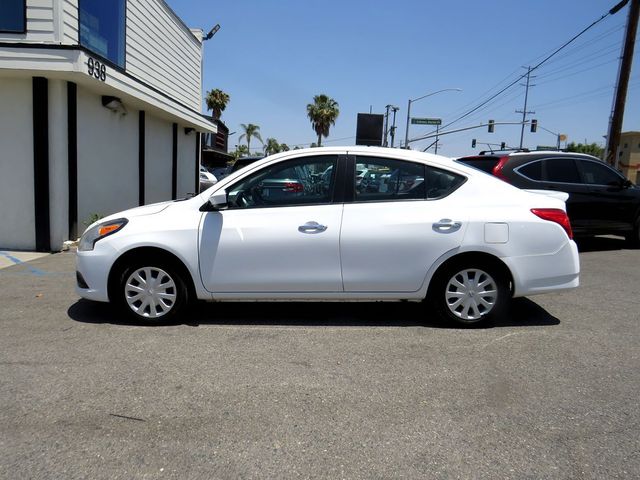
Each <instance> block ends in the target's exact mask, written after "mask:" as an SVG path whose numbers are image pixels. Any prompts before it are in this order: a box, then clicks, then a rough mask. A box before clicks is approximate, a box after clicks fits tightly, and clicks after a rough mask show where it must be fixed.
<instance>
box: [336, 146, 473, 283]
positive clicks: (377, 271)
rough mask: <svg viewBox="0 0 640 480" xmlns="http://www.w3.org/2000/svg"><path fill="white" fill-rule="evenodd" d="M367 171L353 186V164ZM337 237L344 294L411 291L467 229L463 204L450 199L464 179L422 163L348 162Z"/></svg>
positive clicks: (374, 159)
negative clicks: (348, 198) (347, 198)
mask: <svg viewBox="0 0 640 480" xmlns="http://www.w3.org/2000/svg"><path fill="white" fill-rule="evenodd" d="M356 161H357V163H358V164H364V165H366V168H367V181H366V182H364V180H363V181H362V182H360V183H359V184H357V185H356V181H355V178H354V174H355V167H354V166H355V162H356ZM349 171H350V173H351V177H350V178H349V177H347V178H348V180H347V181H348V182H349V183H348V185H350V186H351V187H350V188H351V189H352V190H353V196H352V198H353V201H352V202H347V203H345V206H344V213H343V220H342V234H341V237H340V246H341V252H340V253H341V259H342V277H343V282H344V290H345V292H351V293H353V292H415V291H417V290H419V289H420V288H421V287H422V284H423V282H424V279H425V276H426V273H427V271H428V269H429V268H430V267H431V266H432V264H433V263H434V262H435V261H436V260H437V259H438V258H439V257H440V256H442V255H443V254H444V253H446V252H448V251H450V250H452V249H454V248H456V247H458V246H459V245H460V243H461V242H462V238H463V236H464V230H465V228H466V219H467V215H466V213H465V211H464V207H463V206H462V205H458V204H457V203H456V202H455V200H454V199H453V198H452V197H450V196H449V194H450V193H452V192H453V191H454V190H455V189H456V188H457V187H458V186H460V185H461V184H462V183H463V182H464V181H465V178H464V177H462V176H460V175H457V174H455V173H452V172H448V171H445V170H441V169H436V168H431V167H426V166H425V165H424V164H421V163H413V162H408V161H400V160H395V159H390V158H384V157H367V156H358V158H357V160H355V159H351V165H350V168H349Z"/></svg>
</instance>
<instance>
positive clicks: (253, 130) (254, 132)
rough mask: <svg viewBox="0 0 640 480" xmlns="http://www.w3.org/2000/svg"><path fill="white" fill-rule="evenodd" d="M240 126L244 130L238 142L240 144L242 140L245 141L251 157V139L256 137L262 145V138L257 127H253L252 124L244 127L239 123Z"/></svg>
mask: <svg viewBox="0 0 640 480" xmlns="http://www.w3.org/2000/svg"><path fill="white" fill-rule="evenodd" d="M240 126H241V127H242V129H243V130H244V133H243V134H242V135H240V137H238V141H239V142H241V141H242V139H243V138H246V139H247V150H248V151H249V155H251V137H256V138H257V139H258V140H260V143H264V142H263V141H262V137H261V136H260V127H259V126H258V125H254V124H253V123H249V124H247V125H245V124H244V123H241V124H240Z"/></svg>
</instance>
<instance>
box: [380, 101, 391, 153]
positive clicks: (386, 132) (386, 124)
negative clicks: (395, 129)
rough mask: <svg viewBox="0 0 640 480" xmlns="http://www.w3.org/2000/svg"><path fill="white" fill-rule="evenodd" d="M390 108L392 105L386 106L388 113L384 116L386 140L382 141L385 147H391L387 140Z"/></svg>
mask: <svg viewBox="0 0 640 480" xmlns="http://www.w3.org/2000/svg"><path fill="white" fill-rule="evenodd" d="M390 106H391V105H387V106H386V109H387V113H385V114H384V140H383V141H382V146H383V147H387V146H389V140H388V138H387V135H388V133H389V107H390Z"/></svg>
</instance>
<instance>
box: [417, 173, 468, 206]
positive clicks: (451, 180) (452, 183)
mask: <svg viewBox="0 0 640 480" xmlns="http://www.w3.org/2000/svg"><path fill="white" fill-rule="evenodd" d="M464 181H465V177H463V176H462V175H458V174H457V173H452V172H449V171H447V170H442V169H440V168H434V167H427V176H426V182H425V183H426V189H427V199H429V200H435V199H436V198H442V197H446V196H447V195H449V194H450V193H452V192H453V191H454V190H455V189H456V188H458V187H459V186H460V185H462V184H463V183H464Z"/></svg>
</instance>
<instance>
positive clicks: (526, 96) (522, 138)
mask: <svg viewBox="0 0 640 480" xmlns="http://www.w3.org/2000/svg"><path fill="white" fill-rule="evenodd" d="M530 76H531V67H528V70H527V86H526V90H525V91H524V109H523V110H522V128H521V129H520V149H522V143H523V141H524V122H526V121H527V99H528V98H529V79H530Z"/></svg>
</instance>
